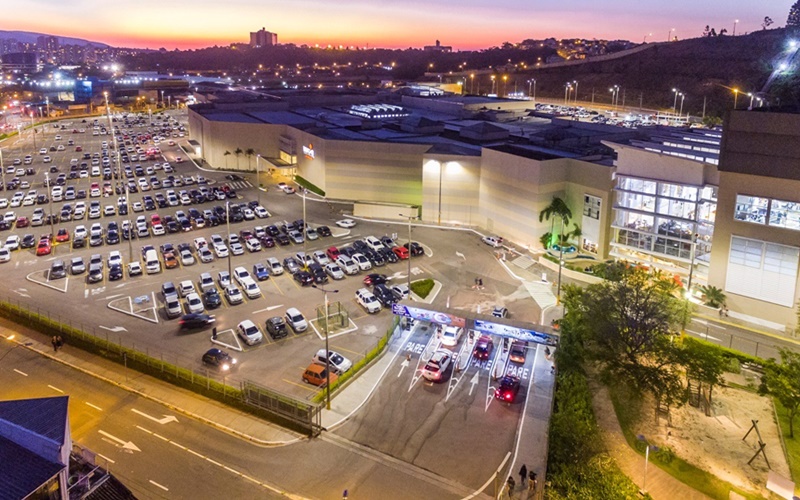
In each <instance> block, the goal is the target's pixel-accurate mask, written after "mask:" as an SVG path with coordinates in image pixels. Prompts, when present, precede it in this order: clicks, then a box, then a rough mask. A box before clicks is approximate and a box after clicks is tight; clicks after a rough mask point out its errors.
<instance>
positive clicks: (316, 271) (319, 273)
mask: <svg viewBox="0 0 800 500" xmlns="http://www.w3.org/2000/svg"><path fill="white" fill-rule="evenodd" d="M308 271H309V272H310V273H311V275H312V276H313V277H314V283H316V284H317V285H321V284H323V283H327V282H328V273H326V272H325V269H323V267H322V266H320V265H319V264H317V263H316V262H314V263H312V264H309V266H308Z"/></svg>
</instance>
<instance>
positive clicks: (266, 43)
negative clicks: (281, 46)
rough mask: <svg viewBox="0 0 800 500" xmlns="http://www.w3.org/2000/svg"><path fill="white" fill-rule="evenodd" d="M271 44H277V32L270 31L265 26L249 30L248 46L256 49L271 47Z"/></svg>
mask: <svg viewBox="0 0 800 500" xmlns="http://www.w3.org/2000/svg"><path fill="white" fill-rule="evenodd" d="M273 45H278V34H277V33H271V32H269V31H267V30H266V29H265V28H261V29H260V30H258V31H251V32H250V47H252V48H254V49H256V48H258V47H271V46H273Z"/></svg>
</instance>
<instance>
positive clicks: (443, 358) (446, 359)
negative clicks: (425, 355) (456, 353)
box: [422, 349, 453, 382]
mask: <svg viewBox="0 0 800 500" xmlns="http://www.w3.org/2000/svg"><path fill="white" fill-rule="evenodd" d="M452 360H453V353H452V352H450V351H448V350H447V349H439V350H438V351H436V352H434V353H433V356H431V359H430V360H428V363H427V364H426V365H425V368H423V369H422V376H423V377H424V378H425V379H426V380H430V381H433V382H439V381H441V380H442V378H443V376H444V373H445V372H446V371H447V369H448V368H449V367H450V362H451V361H452Z"/></svg>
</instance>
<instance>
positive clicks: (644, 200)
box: [617, 191, 656, 212]
mask: <svg viewBox="0 0 800 500" xmlns="http://www.w3.org/2000/svg"><path fill="white" fill-rule="evenodd" d="M617 205H619V206H621V207H625V208H632V209H634V210H641V211H643V212H653V211H654V210H655V206H656V197H655V196H648V195H643V194H635V193H626V192H623V191H620V192H618V193H617Z"/></svg>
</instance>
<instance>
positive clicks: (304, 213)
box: [300, 188, 308, 270]
mask: <svg viewBox="0 0 800 500" xmlns="http://www.w3.org/2000/svg"><path fill="white" fill-rule="evenodd" d="M306 196H308V189H306V188H303V227H301V228H300V234H301V235H302V236H303V255H305V254H306V239H307V238H306V225H307V224H308V222H306ZM303 269H305V270H308V264H306V263H305V262H303Z"/></svg>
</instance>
